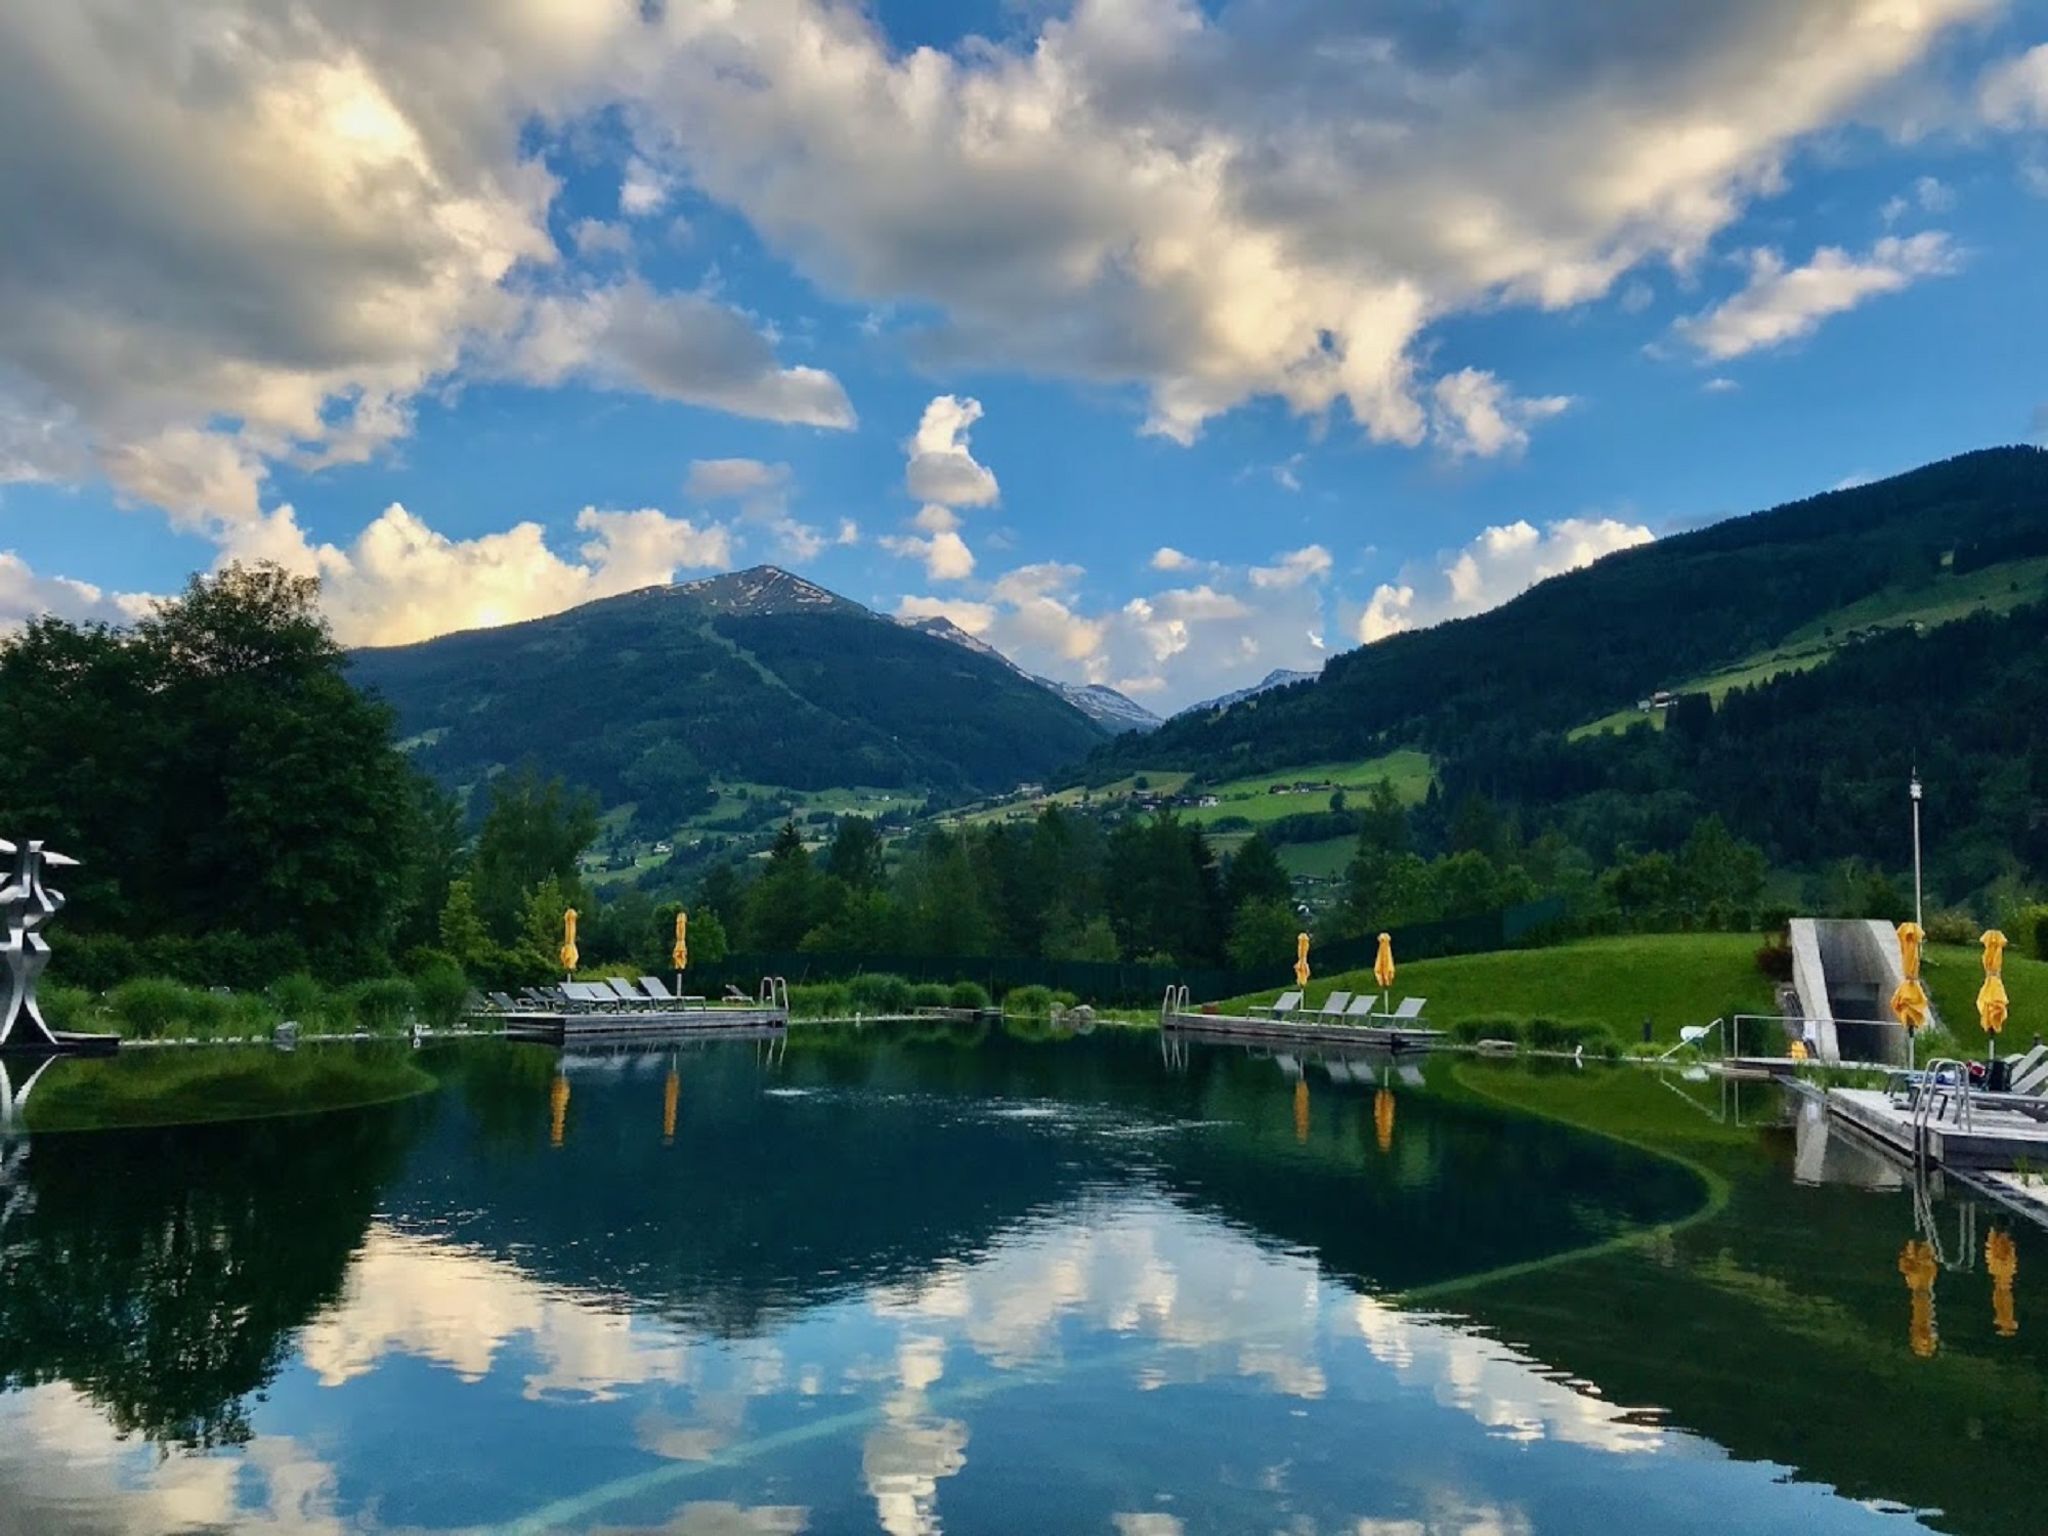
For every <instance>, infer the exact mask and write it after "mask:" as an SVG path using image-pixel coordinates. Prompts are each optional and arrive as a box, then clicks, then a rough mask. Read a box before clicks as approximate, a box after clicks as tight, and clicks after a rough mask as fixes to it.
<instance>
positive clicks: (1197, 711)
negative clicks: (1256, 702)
mask: <svg viewBox="0 0 2048 1536" xmlns="http://www.w3.org/2000/svg"><path fill="white" fill-rule="evenodd" d="M1316 675H1317V674H1315V673H1313V672H1290V671H1288V670H1287V668H1285V667H1275V668H1274V669H1273V670H1272V671H1271V672H1268V673H1267V674H1266V675H1265V676H1264V677H1262V678H1260V679H1259V681H1257V682H1256V683H1253V684H1252V685H1251V687H1249V688H1240V689H1238V690H1237V691H1236V692H1235V693H1224V694H1218V695H1217V696H1216V697H1215V698H1213V699H1204V700H1202V702H1201V703H1199V704H1190V705H1188V707H1187V708H1186V709H1181V710H1176V711H1174V718H1175V719H1176V720H1177V719H1179V718H1180V717H1181V716H1182V715H1209V714H1215V713H1216V712H1218V711H1219V710H1225V709H1228V708H1230V706H1231V705H1233V704H1242V703H1243V702H1244V701H1245V700H1246V699H1253V698H1257V697H1258V696H1259V695H1260V694H1262V693H1271V692H1272V691H1273V690H1274V689H1275V688H1291V687H1293V686H1294V684H1296V683H1312V682H1314V681H1315V680H1316Z"/></svg>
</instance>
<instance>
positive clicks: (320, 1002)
mask: <svg viewBox="0 0 2048 1536" xmlns="http://www.w3.org/2000/svg"><path fill="white" fill-rule="evenodd" d="M270 1002H271V1005H272V1006H273V1007H274V1008H276V1009H277V1012H278V1017H280V1018H284V1019H290V1020H292V1021H293V1022H294V1023H297V1024H302V1025H305V1026H307V1027H308V1028H311V1027H313V1026H315V1025H317V1024H318V1023H319V1022H320V1020H321V1018H322V1016H323V1015H324V1014H325V1013H326V1012H327V992H326V989H325V988H323V987H322V986H321V985H320V983H319V982H317V981H315V980H314V979H313V978H312V977H311V976H308V975H307V974H306V973H305V972H304V971H295V972H293V973H292V974H291V975H289V976H283V977H280V978H279V979H278V980H277V981H275V982H273V983H272V984H271V987H270Z"/></svg>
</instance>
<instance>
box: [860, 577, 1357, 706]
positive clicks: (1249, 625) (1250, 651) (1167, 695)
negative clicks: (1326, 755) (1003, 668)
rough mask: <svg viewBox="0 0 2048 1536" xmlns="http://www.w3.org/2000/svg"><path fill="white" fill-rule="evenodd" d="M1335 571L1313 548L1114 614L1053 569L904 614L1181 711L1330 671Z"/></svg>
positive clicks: (909, 604)
mask: <svg viewBox="0 0 2048 1536" xmlns="http://www.w3.org/2000/svg"><path fill="white" fill-rule="evenodd" d="M1328 560H1329V556H1328V554H1327V552H1326V551H1324V550H1321V549H1320V548H1318V547H1316V546H1313V545H1311V546H1310V547H1309V548H1307V549H1303V550H1296V551H1293V552H1291V553H1289V554H1285V555H1282V556H1280V557H1279V558H1278V559H1277V561H1276V562H1275V563H1274V564H1273V565H1270V566H1262V567H1257V568H1254V569H1244V568H1238V569H1235V570H1233V569H1230V568H1228V567H1223V566H1211V567H1208V569H1209V571H1210V572H1211V573H1212V575H1213V578H1214V579H1212V580H1210V581H1203V582H1200V583H1197V584H1194V585H1190V586H1178V587H1169V588H1166V589H1164V590H1162V591H1157V592H1152V593H1148V594H1146V595H1144V596H1141V597H1133V598H1130V599H1129V600H1127V601H1125V602H1123V603H1121V604H1118V605H1114V606H1108V607H1103V606H1099V605H1097V604H1095V603H1092V602H1091V601H1089V600H1088V599H1087V598H1086V597H1085V596H1084V594H1083V591H1082V583H1083V578H1084V577H1085V575H1086V573H1085V572H1084V571H1083V570H1082V569H1081V567H1079V566H1077V565H1065V564H1059V563H1054V562H1045V563H1041V564H1036V565H1024V566H1019V567H1017V568H1015V569H1013V570H1010V571H1008V572H1005V573H1004V574H1003V575H1002V576H1000V577H999V578H997V579H996V580H995V581H993V582H991V583H989V584H988V586H987V587H986V588H984V589H982V590H980V591H977V592H976V593H975V594H974V595H973V596H971V597H964V598H949V597H940V596H934V595H918V596H912V597H906V598H904V599H903V600H902V601H901V602H900V603H899V604H898V605H897V610H896V611H897V612H898V613H900V614H903V615H905V616H908V617H913V618H915V617H928V616H931V615H934V614H940V615H943V616H945V617H946V618H949V619H951V620H952V621H953V622H954V623H955V624H958V625H959V626H960V627H961V628H962V629H964V630H966V631H967V632H968V633H969V634H971V635H974V636H976V637H977V638H979V639H982V640H985V641H987V642H988V643H989V644H991V645H993V646H995V647H996V648H997V649H998V650H1000V651H1002V652H1003V654H1004V655H1006V656H1008V657H1010V658H1011V660H1013V661H1015V662H1016V663H1017V664H1018V665H1019V666H1021V667H1024V668H1025V669H1026V670H1028V671H1031V672H1036V673H1039V674H1040V675H1042V676H1046V677H1053V678H1058V679H1060V680H1061V681H1063V682H1075V683H1105V684H1108V685H1110V686H1112V687H1114V688H1116V689H1118V690H1119V691H1121V692H1124V693H1128V694H1131V695H1133V696H1134V697H1136V696H1143V697H1146V698H1148V699H1156V700H1157V701H1158V702H1159V703H1160V704H1162V705H1164V707H1166V708H1168V709H1173V708H1178V707H1180V706H1181V705H1184V704H1189V703H1193V702H1194V701H1195V700H1197V699H1201V698H1207V697H1210V696H1213V695H1215V694H1218V693H1223V692H1227V691H1228V690H1230V689H1233V688H1239V687H1243V686H1245V685H1247V684H1249V683H1255V682H1257V681H1259V680H1260V679H1261V678H1263V677H1264V676H1265V675H1266V674H1267V673H1268V672H1270V671H1272V670H1273V669H1274V668H1276V667H1286V668H1296V669H1301V670H1306V671H1315V670H1318V669H1319V668H1320V667H1321V665H1322V661H1323V655H1322V646H1321V643H1320V641H1319V639H1318V638H1317V637H1318V636H1320V635H1321V634H1322V633H1323V629H1324V613H1323V594H1322V585H1321V583H1322V575H1323V573H1324V572H1325V571H1327V569H1328ZM1261 576H1263V577H1264V578H1265V579H1263V580H1261V579H1260V578H1261Z"/></svg>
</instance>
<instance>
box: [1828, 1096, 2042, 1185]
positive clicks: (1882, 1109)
mask: <svg viewBox="0 0 2048 1536" xmlns="http://www.w3.org/2000/svg"><path fill="white" fill-rule="evenodd" d="M1828 1113H1829V1114H1831V1115H1833V1116H1834V1117H1835V1118H1836V1119H1837V1120H1840V1121H1841V1122H1842V1123H1843V1124H1845V1125H1849V1126H1853V1127H1854V1128H1855V1129H1856V1130H1858V1131H1860V1132H1862V1133H1863V1134H1864V1135H1865V1136H1868V1137H1870V1138H1871V1139H1872V1140H1874V1141H1876V1142H1878V1143H1879V1144H1880V1145H1882V1146H1884V1147H1886V1148H1888V1149H1889V1150H1891V1151H1893V1152H1895V1153H1897V1154H1898V1155H1899V1156H1901V1157H1905V1158H1909V1159H1910V1158H1912V1157H1913V1156H1915V1155H1916V1153H1917V1154H1918V1155H1922V1156H1925V1157H1928V1158H1931V1159H1933V1160H1934V1161H1935V1162H1937V1163H1940V1164H1941V1165H1942V1166H1944V1167H1947V1168H1959V1169H1986V1168H2013V1167H2017V1166H2019V1165H2020V1164H2021V1163H2026V1164H2029V1165H2034V1166H2048V1125H2043V1124H2042V1123H2040V1122H2039V1121H2036V1120H2031V1119H2028V1118H2027V1117H2025V1116H2023V1115H2012V1114H2000V1113H1998V1112H1996V1111H1995V1110H1991V1109H1986V1108H1982V1107H1980V1108H1978V1109H1977V1110H1976V1112H1975V1113H1974V1114H1973V1115H1972V1117H1971V1120H1972V1124H1971V1127H1970V1129H1968V1130H1964V1129H1962V1128H1961V1127H1960V1126H1958V1125H1957V1124H1956V1123H1955V1122H1954V1121H1953V1120H1930V1121H1928V1122H1926V1123H1925V1124H1916V1123H1915V1122H1914V1119H1913V1115H1912V1111H1910V1110H1905V1109H1900V1108H1898V1107H1897V1106H1895V1105H1894V1104H1893V1103H1892V1102H1891V1100H1890V1099H1888V1098H1887V1097H1886V1096H1885V1095H1884V1094H1882V1093H1879V1092H1876V1091H1875V1090H1873V1089H1868V1088H1831V1089H1829V1090H1828Z"/></svg>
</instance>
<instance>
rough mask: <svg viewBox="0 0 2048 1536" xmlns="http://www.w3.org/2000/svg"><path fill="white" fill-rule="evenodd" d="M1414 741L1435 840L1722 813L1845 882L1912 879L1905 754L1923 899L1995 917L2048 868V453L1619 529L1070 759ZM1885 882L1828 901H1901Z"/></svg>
mask: <svg viewBox="0 0 2048 1536" xmlns="http://www.w3.org/2000/svg"><path fill="white" fill-rule="evenodd" d="M1659 694H1662V695H1664V696H1665V697H1663V698H1661V699H1658V698H1657V697H1656V696H1657V695H1659ZM1650 700H1655V702H1656V704H1657V705H1658V706H1660V707H1657V708H1648V709H1646V708H1643V707H1642V706H1641V704H1639V701H1650ZM1401 748H1406V749H1411V750H1419V751H1421V752H1424V753H1426V754H1427V755H1428V757H1429V759H1430V761H1431V765H1432V769H1433V773H1434V782H1433V785H1432V792H1431V795H1430V797H1429V799H1428V800H1427V801H1426V802H1425V803H1424V805H1423V806H1422V807H1420V808H1419V809H1418V812H1417V820H1416V835H1417V837H1418V838H1419V839H1420V840H1421V841H1423V842H1424V843H1425V844H1427V845H1428V846H1429V847H1431V848H1433V849H1444V848H1456V847H1460V846H1463V847H1472V846H1480V847H1487V846H1491V847H1494V848H1499V847H1501V846H1503V839H1504V838H1505V839H1506V840H1507V843H1508V844H1509V845H1512V844H1513V843H1514V841H1515V839H1517V838H1519V839H1525V840H1526V839H1533V838H1535V837H1537V836H1538V835H1539V834H1544V833H1552V832H1554V833H1556V834H1557V835H1558V837H1559V838H1561V839H1562V840H1563V843H1564V844H1565V845H1566V846H1571V847H1576V848H1577V849H1578V850H1581V851H1582V852H1583V853H1584V854H1585V855H1586V856H1587V857H1589V858H1590V860H1591V867H1592V868H1594V869H1600V868H1605V867H1608V866H1609V865H1610V864H1612V863H1613V862H1615V861H1616V860H1619V859H1628V858H1633V857H1636V856H1638V855H1645V854H1650V853H1666V854H1677V853H1678V852H1679V851H1680V849H1681V848H1682V847H1684V846H1686V845H1687V842H1688V838H1689V837H1691V835H1692V834H1693V833H1694V832H1695V830H1697V829H1698V828H1700V826H1701V823H1702V822H1703V820H1704V819H1705V818H1707V817H1717V818H1719V820H1720V821H1721V823H1722V824H1723V825H1724V826H1725V827H1726V828H1727V830H1728V831H1730V832H1732V833H1733V834H1734V835H1735V836H1736V837H1738V838H1741V839H1743V840H1745V841H1748V842H1751V843H1754V844H1755V845H1756V846H1757V847H1758V848H1760V849H1761V850H1762V851H1763V853H1764V855H1765V857H1766V859H1767V860H1768V862H1769V863H1770V865H1771V866H1773V867H1775V868H1778V869H1780V870H1785V871H1788V872H1794V873H1803V874H1805V875H1806V876H1808V877H1809V878H1810V879H1814V880H1818V879H1820V878H1821V877H1822V872H1823V871H1828V870H1837V871H1839V870H1840V869H1841V867H1842V866H1841V861H1843V860H1850V859H1854V860H1858V861H1861V868H1862V869H1863V870H1864V871H1865V872H1866V874H1865V875H1857V876H1855V877H1854V878H1856V879H1858V880H1861V879H1865V878H1866V876H1867V875H1868V872H1869V871H1871V870H1875V871H1880V872H1886V873H1888V874H1890V875H1891V876H1894V877H1897V876H1899V875H1900V872H1901V871H1902V870H1903V869H1904V868H1905V867H1906V866H1907V865H1908V863H1909V859H1908V844H1907V841H1906V837H1905V833H1904V830H1903V828H1904V827H1905V825H1906V821H1905V817H1906V795H1905V785H1906V781H1907V778H1908V776H1909V775H1910V774H1911V773H1913V772H1914V771H1915V770H1916V769H1917V771H1918V773H1919V775H1920V777H1921V779H1922V780H1923V782H1924V783H1925V784H1926V785H1927V796H1928V802H1927V803H1928V811H1927V830H1928V837H1927V844H1926V859H1927V888H1928V892H1929V897H1928V901H1929V909H1930V911H1932V910H1935V903H1936V902H1959V901H1965V900H1969V901H1974V902H1976V903H1977V905H1978V906H1980V907H1982V908H1984V909H1985V910H1986V911H1995V910H1997V909H1999V907H2000V906H2001V905H2002V904H2003V903H2004V902H2006V901H2008V900H2009V899H2010V898H2009V894H2008V895H2007V896H1999V895H1998V892H2000V891H2007V890H2009V888H2011V887H2014V886H2015V885H2016V884H2024V883H2026V882H2039V881H2041V880H2043V879H2048V816H2043V815H2042V814H2040V812H2039V811H2038V809H2037V807H2039V806H2040V805H2042V804H2048V452H2044V451H2042V450H2039V449H2033V448H1999V449H1987V450H1984V451H1981V452H1977V453H1971V454H1965V455H1963V456H1961V457H1959V458H1955V459H1950V460H1947V461H1945V462H1943V463H1939V464H1932V465H1928V466H1926V467H1924V468H1921V469H1917V470H1913V471H1910V472H1908V473H1905V474H1902V475H1898V476H1896V477H1894V478H1892V479H1889V480H1885V481H1880V482H1877V483H1874V484H1870V485H1864V486H1858V487H1856V488H1854V489H1849V490H1842V491H1835V492H1830V493H1827V494H1824V495H1819V496H1814V497H1811V498H1808V499H1806V500H1804V501H1798V502H1793V503H1791V504H1789V505H1786V506H1782V507H1778V508H1774V509H1772V510H1769V511H1765V512H1759V513H1755V514H1752V515H1749V516H1746V517H1739V518H1734V519H1730V520H1729V521H1726V522H1722V523H1717V524H1714V525H1713V526H1711V527H1707V528H1703V529H1700V530H1698V531H1696V532H1692V533H1687V534H1683V535H1677V536H1673V537H1669V538H1665V539H1662V540H1659V541H1657V542H1656V543H1654V544H1649V545H1644V546H1641V547H1638V548H1634V549H1629V550H1624V551H1622V552H1620V553H1617V554H1614V555H1610V556H1608V557H1607V558H1605V559H1603V560H1600V561H1598V562H1596V563H1595V564H1593V565H1591V566H1588V567H1586V568H1585V569H1583V570H1578V571H1574V572H1571V573H1570V574H1568V575H1563V576H1558V577H1554V578H1552V579H1550V580H1548V581H1545V582H1542V583H1540V584H1538V585H1537V586H1535V587H1532V588H1531V589H1529V590H1528V591H1527V592H1525V593H1523V594H1522V595H1521V596H1519V597H1517V598H1516V599H1515V600H1513V601H1512V602H1509V603H1507V604H1505V605H1503V606H1502V607H1500V608H1497V609H1494V610H1492V611H1490V612H1488V613H1485V614H1481V615H1478V616H1475V617H1473V618H1469V619H1461V620H1457V621H1454V622H1451V623H1446V624H1440V625H1437V626H1435V627H1434V628H1431V629H1426V630H1421V631H1416V632H1412V633H1407V634H1400V635H1395V636H1392V637H1390V638H1388V639H1386V640H1383V641H1381V642H1379V643H1377V644H1374V645H1370V646H1366V647H1364V648H1362V649H1360V650H1356V651H1352V652H1350V653H1348V654H1346V655H1343V656H1339V657H1335V658H1333V659H1332V660H1331V661H1330V663H1329V664H1328V666H1326V667H1325V669H1324V671H1323V673H1322V675H1321V677H1320V678H1318V679H1317V680H1316V681H1315V682H1313V683H1309V684H1305V685H1301V686H1298V687H1291V688H1286V689H1282V690H1278V691H1276V692H1273V693H1270V694H1265V695H1261V696H1258V697H1255V698H1252V699H1249V700H1246V701H1245V702H1243V703H1241V704H1240V705H1238V706H1237V707H1236V708H1234V709H1229V710H1225V711H1221V712H1212V713H1203V714H1184V715H1180V716H1177V717H1175V718H1174V719H1172V720H1170V721H1168V722H1167V723H1166V725H1165V726H1163V727H1162V728H1161V729H1160V730H1158V731H1156V732H1154V733H1153V734H1152V735H1151V736H1149V737H1147V738H1146V739H1145V740H1144V741H1142V742H1131V741H1129V740H1128V739H1124V738H1118V739H1116V740H1113V741H1111V742H1109V743H1107V744H1105V745H1104V746H1102V747H1099V748H1097V750H1096V752H1095V754H1094V755H1093V756H1092V757H1091V758H1090V759H1089V761H1088V762H1087V763H1086V764H1085V765H1083V767H1082V769H1081V771H1080V774H1079V775H1078V777H1079V778H1081V779H1082V780H1084V781H1086V782H1093V783H1107V782H1109V781H1111V780H1113V779H1116V778H1120V777H1123V776H1125V775H1127V774H1130V773H1133V772H1138V771H1147V770H1153V771H1171V770H1184V771H1187V772H1190V773H1192V774H1194V775H1196V776H1197V778H1198V779H1202V780H1207V781H1209V782H1211V783H1223V782H1228V781H1231V780H1235V779H1243V778H1249V777H1254V776H1258V775H1263V774H1268V773H1277V772H1284V771H1286V770H1289V769H1294V768H1299V767H1304V766H1307V765H1310V764H1322V765H1327V764H1330V763H1360V762H1366V761H1369V760H1371V759H1373V758H1376V757H1378V756H1380V755H1382V754H1384V753H1388V752H1391V751H1394V750H1396V749H1401ZM1489 807H1490V809H1489ZM1503 829H1508V830H1506V831H1504V830H1503ZM1711 845H1712V838H1711V837H1710V838H1709V839H1708V841H1707V843H1706V844H1703V845H1702V846H1711ZM1552 854H1553V855H1554V854H1555V848H1554V847H1553V848H1552ZM1656 873H1657V872H1656V871H1655V870H1654V869H1651V870H1648V871H1647V872H1646V873H1645V876H1644V878H1654V877H1655V875H1656ZM1828 878H1834V877H1833V876H1829V877H1828ZM1841 878H1842V879H1844V880H1847V879H1850V878H1851V877H1850V876H1849V875H1847V874H1843V875H1842V876H1841ZM1870 882H1871V883H1870V884H1869V887H1868V889H1869V892H1870V894H1869V895H1867V896H1866V895H1863V894H1856V895H1853V896H1844V895H1842V894H1841V892H1840V891H1839V890H1835V889H1834V888H1833V887H1830V891H1831V892H1832V894H1830V895H1828V896H1826V897H1825V898H1824V899H1826V900H1828V901H1830V902H1832V903H1834V904H1835V905H1836V906H1845V905H1846V904H1856V905H1868V906H1869V907H1870V908H1871V909H1872V910H1882V911H1883V912H1885V913H1887V914H1889V913H1894V912H1896V911H1898V910H1900V908H1899V905H1898V898H1897V888H1896V887H1891V886H1885V885H1884V884H1883V879H1882V877H1881V876H1876V877H1870ZM2001 882H2003V883H2002V884H2001ZM1858 889H1859V891H1861V889H1862V887H1859V888H1858ZM1906 889H1908V890H1910V886H1909V885H1908V886H1907V887H1906ZM1817 899H1818V898H1817ZM1695 916H1696V917H1697V916H1698V915H1697V914H1695Z"/></svg>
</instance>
